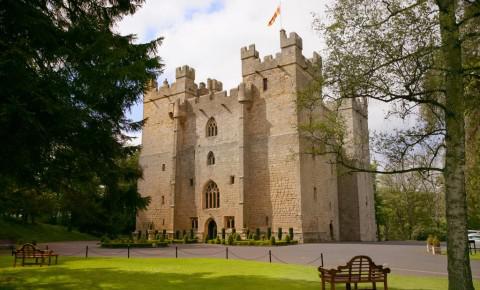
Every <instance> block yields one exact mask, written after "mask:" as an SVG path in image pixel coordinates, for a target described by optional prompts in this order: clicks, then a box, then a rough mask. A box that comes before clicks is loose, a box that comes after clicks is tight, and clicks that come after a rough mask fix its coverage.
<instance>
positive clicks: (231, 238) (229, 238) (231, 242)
mask: <svg viewBox="0 0 480 290" xmlns="http://www.w3.org/2000/svg"><path fill="white" fill-rule="evenodd" d="M233 241H234V239H233V235H229V236H228V242H227V243H228V244H229V245H233Z"/></svg>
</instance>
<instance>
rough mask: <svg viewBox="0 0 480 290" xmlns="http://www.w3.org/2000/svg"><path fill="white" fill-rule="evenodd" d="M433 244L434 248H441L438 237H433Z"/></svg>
mask: <svg viewBox="0 0 480 290" xmlns="http://www.w3.org/2000/svg"><path fill="white" fill-rule="evenodd" d="M432 244H433V246H434V247H440V240H439V239H438V238H437V236H435V237H433V240H432Z"/></svg>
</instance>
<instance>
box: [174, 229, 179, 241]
mask: <svg viewBox="0 0 480 290" xmlns="http://www.w3.org/2000/svg"><path fill="white" fill-rule="evenodd" d="M179 239H180V231H179V230H176V231H175V240H179Z"/></svg>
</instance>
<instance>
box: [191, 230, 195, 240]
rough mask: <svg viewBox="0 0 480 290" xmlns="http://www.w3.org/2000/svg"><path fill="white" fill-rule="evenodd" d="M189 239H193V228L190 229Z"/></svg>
mask: <svg viewBox="0 0 480 290" xmlns="http://www.w3.org/2000/svg"><path fill="white" fill-rule="evenodd" d="M190 239H192V240H194V239H195V233H194V232H193V229H190Z"/></svg>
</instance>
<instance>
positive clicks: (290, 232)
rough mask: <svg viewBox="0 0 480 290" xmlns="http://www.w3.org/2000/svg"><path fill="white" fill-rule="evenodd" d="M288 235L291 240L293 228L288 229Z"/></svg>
mask: <svg viewBox="0 0 480 290" xmlns="http://www.w3.org/2000/svg"><path fill="white" fill-rule="evenodd" d="M288 235H289V236H290V240H293V228H288Z"/></svg>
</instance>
